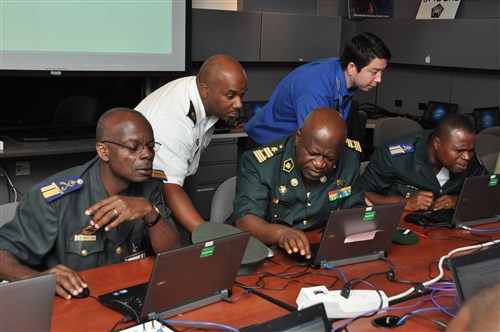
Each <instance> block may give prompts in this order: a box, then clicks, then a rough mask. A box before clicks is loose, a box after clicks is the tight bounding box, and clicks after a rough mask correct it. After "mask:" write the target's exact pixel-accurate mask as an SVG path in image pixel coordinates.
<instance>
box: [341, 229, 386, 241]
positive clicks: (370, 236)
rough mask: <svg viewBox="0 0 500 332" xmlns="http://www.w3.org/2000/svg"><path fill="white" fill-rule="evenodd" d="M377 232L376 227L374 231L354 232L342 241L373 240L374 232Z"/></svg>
mask: <svg viewBox="0 0 500 332" xmlns="http://www.w3.org/2000/svg"><path fill="white" fill-rule="evenodd" d="M377 232H380V231H379V230H378V229H376V230H374V231H369V232H363V233H356V234H353V235H349V236H347V237H346V238H345V239H344V243H352V242H361V241H368V240H373V238H374V237H375V234H377Z"/></svg>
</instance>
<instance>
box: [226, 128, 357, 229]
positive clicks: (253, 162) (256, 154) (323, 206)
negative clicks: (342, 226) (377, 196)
mask: <svg viewBox="0 0 500 332" xmlns="http://www.w3.org/2000/svg"><path fill="white" fill-rule="evenodd" d="M358 175H359V157H358V155H357V153H356V152H355V151H354V150H351V149H349V148H347V147H344V149H343V151H342V154H341V157H340V159H339V161H338V163H337V167H336V169H334V170H333V172H332V174H329V175H328V176H327V177H326V178H325V179H324V180H325V181H324V182H323V183H322V182H320V181H317V183H315V184H314V186H313V188H312V190H311V193H310V195H309V197H307V193H306V188H305V184H304V181H303V179H302V174H301V172H300V169H299V167H298V164H297V159H296V156H295V134H291V135H288V136H285V137H283V138H280V139H278V140H275V141H273V142H270V143H269V144H268V145H264V146H262V147H261V148H259V149H257V150H253V151H247V152H245V153H244V154H243V156H242V160H241V165H240V169H239V172H238V176H237V188H236V196H235V200H234V212H233V214H232V216H231V217H230V218H229V220H228V223H230V224H234V222H235V221H236V220H237V219H239V218H241V217H243V216H245V215H247V214H253V215H256V216H258V217H260V218H262V219H264V220H267V221H269V222H271V223H280V224H284V225H289V226H292V227H294V228H296V229H300V230H308V229H313V228H318V227H321V226H324V225H325V223H326V221H327V220H328V217H329V215H330V211H332V210H337V209H347V208H350V207H353V206H360V205H365V201H364V192H363V189H362V186H361V183H360V182H359V181H358Z"/></svg>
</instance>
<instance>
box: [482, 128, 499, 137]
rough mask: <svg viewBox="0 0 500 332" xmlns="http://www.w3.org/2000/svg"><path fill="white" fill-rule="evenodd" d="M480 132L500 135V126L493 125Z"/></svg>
mask: <svg viewBox="0 0 500 332" xmlns="http://www.w3.org/2000/svg"><path fill="white" fill-rule="evenodd" d="M479 134H491V135H496V136H500V126H493V127H489V128H484V129H483V130H481V131H480V132H479Z"/></svg>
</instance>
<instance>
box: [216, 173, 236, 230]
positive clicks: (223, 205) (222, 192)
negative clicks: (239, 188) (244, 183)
mask: <svg viewBox="0 0 500 332" xmlns="http://www.w3.org/2000/svg"><path fill="white" fill-rule="evenodd" d="M235 194H236V176H233V177H231V178H229V179H227V180H226V181H224V182H222V184H221V185H220V186H219V188H217V190H216V191H215V193H214V196H213V198H212V205H211V208H210V221H212V222H225V221H226V220H227V218H229V216H230V215H231V214H232V213H233V200H234V195H235Z"/></svg>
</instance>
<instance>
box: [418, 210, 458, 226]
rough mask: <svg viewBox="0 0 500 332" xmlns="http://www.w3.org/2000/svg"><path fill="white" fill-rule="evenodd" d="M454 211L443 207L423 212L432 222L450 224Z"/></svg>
mask: <svg viewBox="0 0 500 332" xmlns="http://www.w3.org/2000/svg"><path fill="white" fill-rule="evenodd" d="M454 213H455V209H443V210H436V211H428V212H425V213H424V216H426V217H427V218H429V219H430V221H431V222H433V223H439V224H441V223H442V224H451V222H452V220H453V214H454Z"/></svg>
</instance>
